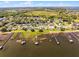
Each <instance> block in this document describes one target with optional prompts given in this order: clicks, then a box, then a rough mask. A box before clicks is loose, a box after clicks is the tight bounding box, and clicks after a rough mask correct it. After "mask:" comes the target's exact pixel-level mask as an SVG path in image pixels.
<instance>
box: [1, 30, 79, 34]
mask: <svg viewBox="0 0 79 59" xmlns="http://www.w3.org/2000/svg"><path fill="white" fill-rule="evenodd" d="M15 32H29V31H24V30H21V31H17V30H16V31H11V32H0V34H7V33H15ZM67 32H79V30H72V31H49V32H48V34H49V33H50V34H51V33H67Z"/></svg>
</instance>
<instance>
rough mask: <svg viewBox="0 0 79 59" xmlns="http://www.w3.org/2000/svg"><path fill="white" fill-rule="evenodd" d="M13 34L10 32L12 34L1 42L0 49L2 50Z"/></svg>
mask: <svg viewBox="0 0 79 59" xmlns="http://www.w3.org/2000/svg"><path fill="white" fill-rule="evenodd" d="M13 34H14V33H12V34H11V35H10V36H9V37H8V38H7V40H6V41H5V42H4V43H3V45H1V46H0V50H2V49H3V48H4V46H5V44H6V43H7V42H8V41H9V40H10V39H11V37H12V35H13Z"/></svg>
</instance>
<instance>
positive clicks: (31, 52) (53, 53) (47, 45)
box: [0, 33, 79, 57]
mask: <svg viewBox="0 0 79 59" xmlns="http://www.w3.org/2000/svg"><path fill="white" fill-rule="evenodd" d="M46 37H47V36H46ZM57 39H58V40H59V42H60V45H57V44H56V41H55V39H53V40H52V41H49V40H44V41H41V43H40V44H39V45H34V43H33V42H32V41H30V40H31V39H30V40H29V41H27V43H26V45H21V44H19V43H16V40H15V39H14V40H9V41H8V42H7V44H6V45H5V48H4V49H3V50H0V56H1V57H66V56H67V57H76V56H79V41H78V40H77V39H75V38H74V37H72V40H74V43H72V44H71V43H70V42H69V41H68V39H67V37H66V36H65V35H63V34H62V33H60V34H59V35H58V36H57ZM2 43H3V42H1V43H0V44H2Z"/></svg>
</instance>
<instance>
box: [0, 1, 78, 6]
mask: <svg viewBox="0 0 79 59" xmlns="http://www.w3.org/2000/svg"><path fill="white" fill-rule="evenodd" d="M65 6H66V7H68V6H79V1H31V0H30V1H0V7H65Z"/></svg>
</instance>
